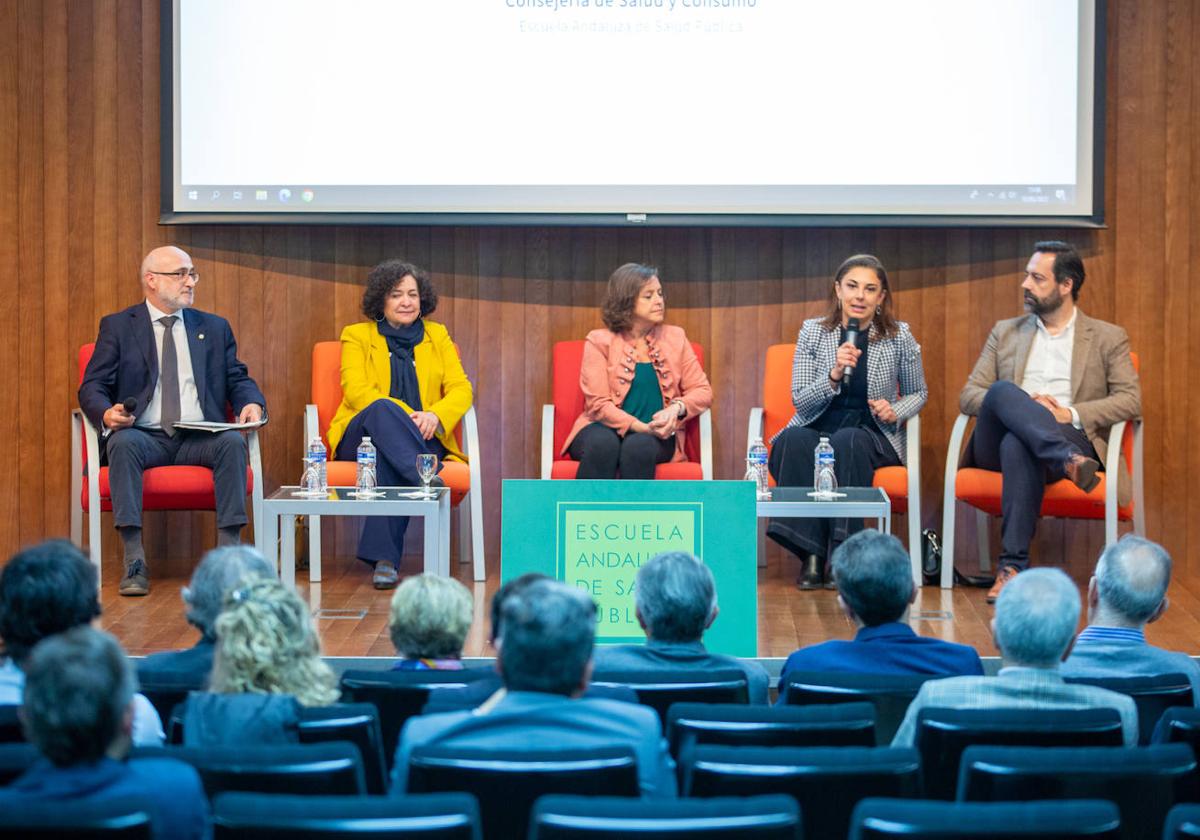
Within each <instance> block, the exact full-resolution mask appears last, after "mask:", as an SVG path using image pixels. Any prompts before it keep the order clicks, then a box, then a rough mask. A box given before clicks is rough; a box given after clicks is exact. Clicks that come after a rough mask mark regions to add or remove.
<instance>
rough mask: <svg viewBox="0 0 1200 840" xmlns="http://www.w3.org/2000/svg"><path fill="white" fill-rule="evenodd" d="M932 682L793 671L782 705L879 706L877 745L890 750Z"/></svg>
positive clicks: (897, 676)
mask: <svg viewBox="0 0 1200 840" xmlns="http://www.w3.org/2000/svg"><path fill="white" fill-rule="evenodd" d="M929 679H934V678H933V677H929V676H926V675H913V674H853V673H845V674H843V673H836V672H825V671H792V672H790V673H788V675H787V678H786V680H785V681H784V684H783V686H782V687H781V688H780V691H779V697H780V702H783V703H786V704H789V705H794V706H811V705H815V704H822V703H854V702H863V701H866V702H869V703H871V704H872V705H874V706H875V743H876V744H878V745H879V746H881V747H886V746H887V745H888V744H890V743H891V742H892V737H893V736H894V735H895V734H896V730H897V729H899V728H900V723H901V721H903V720H904V713H905V712H907V711H908V706H909V704H910V703H912V700H913V698H914V697H916V696H917V692H918V691H920V690H921V686H922V685H924V684H925V682H926V681H927V680H929Z"/></svg>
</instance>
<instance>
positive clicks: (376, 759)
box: [300, 703, 387, 794]
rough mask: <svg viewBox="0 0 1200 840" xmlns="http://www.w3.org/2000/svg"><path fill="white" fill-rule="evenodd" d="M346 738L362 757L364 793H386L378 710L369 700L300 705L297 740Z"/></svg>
mask: <svg viewBox="0 0 1200 840" xmlns="http://www.w3.org/2000/svg"><path fill="white" fill-rule="evenodd" d="M331 741H347V742H349V743H351V744H354V746H356V747H358V751H359V754H360V755H361V756H362V760H363V775H364V776H365V777H366V783H367V793H370V794H384V793H387V772H386V770H385V768H386V766H387V764H386V762H385V760H384V753H383V737H382V735H381V734H380V731H379V712H378V711H377V710H376V708H375V706H374V705H373V704H371V703H337V704H335V705H332V706H317V707H311V708H301V709H300V743H301V744H324V743H328V742H331Z"/></svg>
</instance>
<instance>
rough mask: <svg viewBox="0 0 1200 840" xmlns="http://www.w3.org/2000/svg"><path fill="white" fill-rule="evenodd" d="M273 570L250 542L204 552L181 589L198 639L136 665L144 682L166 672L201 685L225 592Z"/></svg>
mask: <svg viewBox="0 0 1200 840" xmlns="http://www.w3.org/2000/svg"><path fill="white" fill-rule="evenodd" d="M274 576H275V570H274V569H273V568H272V567H271V564H270V563H268V562H267V560H266V558H265V557H263V556H262V554H261V553H260V552H259V551H258V549H256V548H254V547H253V546H249V545H231V546H225V547H223V548H214V549H213V550H212V551H209V552H208V553H207V554H205V555H204V558H203V559H202V560H201V561H200V565H199V566H197V567H196V571H194V572H193V573H192V580H191V583H190V584H189V585H188V586H186V587H184V589H183V593H182V595H183V603H184V605H185V606H186V607H187V620H188V624H191V625H192V626H193V627H195V628H196V629H197V630H199V631H200V639H199V641H197V642H196V644H195V645H193V646H192V647H190V648H187V649H186V650H172V651H167V652H165V653H155V654H151V655H150V656H147V657H146V658H145V659H143V660H142V661H141V663H140V664H139V665H138V675H139V677H141V679H142V681H143V682H146V683H152V682H154V679H153V678H154V677H156V676H159V675H164V676H165V675H167V674H168V673H169V675H170V677H171V678H172V679H179V678H182V677H184V676H190V677H192V678H194V679H195V680H196V681H197V683H196V684H197V686H200V685H204V684H205V683H206V682H207V680H208V675H209V673H210V672H211V671H212V662H213V651H214V650H215V649H216V640H217V634H216V630H215V629H214V626H215V625H216V623H217V616H218V615H220V614H221V607H222V605H223V604H224V603H225V595H226V594H227V593H228V592H229V590H231V589H233V588H234V587H235V586H236V585H237V584H239V583H241V582H242V581H243V580H245V579H247V578H260V577H274Z"/></svg>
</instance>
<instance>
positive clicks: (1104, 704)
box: [892, 568, 1138, 747]
mask: <svg viewBox="0 0 1200 840" xmlns="http://www.w3.org/2000/svg"><path fill="white" fill-rule="evenodd" d="M1079 609H1080V607H1079V589H1078V587H1076V586H1075V584H1074V583H1072V582H1071V579H1070V578H1069V577H1067V576H1066V575H1065V574H1064V573H1063V572H1061V571H1060V570H1058V569H1046V568H1043V569H1031V570H1030V571H1027V572H1022V573H1021V574H1020V575H1018V576H1017V577H1015V578H1013V579H1012V580H1011V581H1010V582H1009V583H1008V585H1007V586H1005V587H1004V589H1003V590H1002V591H1001V592H1000V597H999V598H997V599H996V617H995V618H993V619H992V636H993V637H994V638H995V640H996V647H998V648H999V649H1000V656H1001V658H1002V659H1003V667H1002V668H1001V669H1000V673H999V674H997V675H996V676H994V677H949V678H947V679H944V680H931V681H930V682H927V683H925V684H924V685H923V686H921V690H920V692H918V693H917V696H916V699H915V700H913V702H912V704H911V705H910V706H909V707H908V713H907V714H906V715H905V716H904V722H903V723H901V724H900V729H899V730H898V731H897V732H896V737H895V738H894V739H893V740H892V746H894V747H910V746H912V745H913V743H914V742H915V741H916V735H917V716H918V714H919V713H920V711H921V709H924V708H933V707H936V708H950V709H993V708H1005V709H1096V708H1111V709H1116V710H1117V712H1118V713H1119V714H1120V715H1121V730H1122V734H1123V736H1124V741H1125V746H1127V747H1135V746H1137V742H1138V726H1137V720H1138V719H1137V708H1136V707H1135V706H1134V703H1133V700H1132V699H1131V698H1129V697H1127V696H1125V695H1124V694H1117V693H1116V692H1115V691H1108V690H1107V689H1104V688H1097V687H1096V686H1092V685H1076V684H1072V683H1068V682H1064V681H1063V678H1062V675H1061V674H1060V673H1059V670H1058V666H1059V663H1060V662H1062V661H1063V660H1064V659H1066V657H1067V654H1068V653H1069V652H1070V650H1071V643H1072V642H1073V641H1074V639H1075V627H1076V625H1077V624H1078V623H1079Z"/></svg>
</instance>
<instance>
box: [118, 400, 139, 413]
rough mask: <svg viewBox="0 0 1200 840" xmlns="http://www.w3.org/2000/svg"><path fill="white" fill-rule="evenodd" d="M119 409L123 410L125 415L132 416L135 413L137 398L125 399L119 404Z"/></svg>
mask: <svg viewBox="0 0 1200 840" xmlns="http://www.w3.org/2000/svg"><path fill="white" fill-rule="evenodd" d="M121 407H122V408H124V409H125V413H126V414H133V412H135V411H137V397H126V398H125V399H124V400H123V401H122V402H121Z"/></svg>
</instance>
